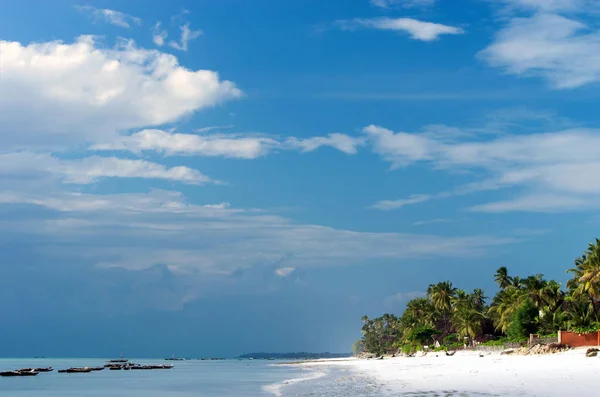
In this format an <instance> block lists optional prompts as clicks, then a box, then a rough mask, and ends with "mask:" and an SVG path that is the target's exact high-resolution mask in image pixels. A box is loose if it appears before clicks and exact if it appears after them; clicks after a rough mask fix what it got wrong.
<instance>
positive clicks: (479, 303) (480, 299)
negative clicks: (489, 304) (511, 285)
mask: <svg viewBox="0 0 600 397" xmlns="http://www.w3.org/2000/svg"><path fill="white" fill-rule="evenodd" d="M471 299H472V300H473V304H474V305H475V307H476V308H477V309H478V310H480V311H483V308H484V307H485V301H486V299H487V296H485V293H484V292H483V290H482V289H481V288H475V289H474V290H473V292H471Z"/></svg>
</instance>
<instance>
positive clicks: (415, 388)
mask: <svg viewBox="0 0 600 397" xmlns="http://www.w3.org/2000/svg"><path fill="white" fill-rule="evenodd" d="M483 354H484V357H479V353H478V352H458V353H457V354H456V355H455V356H453V357H446V356H445V355H444V354H443V353H438V354H437V357H436V353H429V354H428V355H427V356H425V357H414V358H405V357H398V358H388V359H384V360H362V359H352V360H346V361H339V360H338V361H320V362H313V363H305V364H301V365H304V366H309V367H312V368H318V367H322V366H343V367H346V368H349V369H351V370H352V371H354V372H356V373H357V374H359V375H361V376H368V377H372V378H375V379H376V380H377V382H378V383H380V384H381V391H382V392H383V393H384V394H388V393H389V395H394V396H403V395H406V396H415V397H416V396H451V395H453V396H523V397H530V396H540V397H541V396H552V397H567V396H577V397H596V396H599V395H600V357H592V358H588V357H585V349H574V350H570V351H567V352H564V353H558V354H553V355H535V356H501V355H499V354H497V353H491V354H490V353H487V354H486V353H483Z"/></svg>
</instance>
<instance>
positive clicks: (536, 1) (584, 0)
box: [499, 0, 598, 12]
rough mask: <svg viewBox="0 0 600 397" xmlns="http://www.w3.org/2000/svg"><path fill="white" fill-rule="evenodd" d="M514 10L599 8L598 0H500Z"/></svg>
mask: <svg viewBox="0 0 600 397" xmlns="http://www.w3.org/2000/svg"><path fill="white" fill-rule="evenodd" d="M499 2H500V3H505V4H506V5H507V6H508V7H510V8H512V9H523V10H531V11H545V12H577V11H586V10H587V11H590V10H591V8H592V7H594V6H596V7H597V6H598V1H597V0H499Z"/></svg>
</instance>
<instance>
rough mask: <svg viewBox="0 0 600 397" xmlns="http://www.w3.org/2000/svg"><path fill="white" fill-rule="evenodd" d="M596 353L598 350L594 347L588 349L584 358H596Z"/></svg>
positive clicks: (599, 350)
mask: <svg viewBox="0 0 600 397" xmlns="http://www.w3.org/2000/svg"><path fill="white" fill-rule="evenodd" d="M598 352H600V349H596V348H595V347H590V348H589V349H587V350H586V352H585V356H586V357H596V356H597V355H598Z"/></svg>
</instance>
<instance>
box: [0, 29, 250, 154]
mask: <svg viewBox="0 0 600 397" xmlns="http://www.w3.org/2000/svg"><path fill="white" fill-rule="evenodd" d="M0 52H1V53H2V57H0V69H2V91H3V95H2V96H0V145H2V147H3V148H4V149H9V148H15V147H16V148H22V147H26V148H30V147H32V146H40V147H43V146H59V147H60V146H64V145H66V144H71V145H73V144H78V143H85V142H95V141H98V140H100V141H105V140H106V139H108V138H109V137H111V136H117V135H118V132H119V131H122V130H127V129H132V128H142V127H145V126H152V125H160V124H164V123H169V122H173V121H175V120H178V119H180V118H181V117H183V116H186V115H190V114H192V113H194V112H196V111H198V110H200V109H204V108H207V107H212V106H215V105H217V104H219V103H221V102H224V101H227V100H231V99H236V98H239V97H240V96H241V95H242V92H241V91H240V90H239V89H238V88H237V87H236V86H235V84H234V83H232V82H230V81H223V80H220V79H219V76H218V74H217V73H216V72H213V71H209V70H196V71H193V70H189V69H186V68H185V67H183V66H180V65H179V63H178V61H177V58H176V57H175V56H173V55H170V54H165V53H162V52H160V51H156V50H146V49H142V48H138V47H136V46H135V44H134V43H133V42H132V41H124V42H121V43H120V44H119V45H117V46H116V47H114V48H105V47H103V46H101V45H99V44H98V43H97V41H96V39H95V38H93V37H90V36H81V37H79V38H78V39H77V40H76V41H75V42H74V43H69V44H67V43H63V42H60V41H51V42H42V43H31V44H28V45H23V44H21V43H19V42H10V41H0ZM32 110H35V117H32V115H31V112H32ZM15 131H19V133H18V134H16V133H14V132H15Z"/></svg>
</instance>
